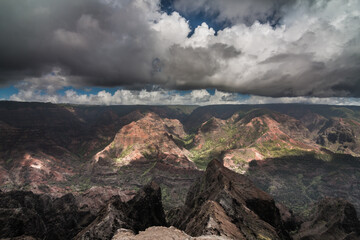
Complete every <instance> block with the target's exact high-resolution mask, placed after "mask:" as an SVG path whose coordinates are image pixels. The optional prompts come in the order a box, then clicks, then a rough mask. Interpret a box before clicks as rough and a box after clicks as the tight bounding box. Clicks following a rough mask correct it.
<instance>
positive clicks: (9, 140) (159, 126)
mask: <svg viewBox="0 0 360 240" xmlns="http://www.w3.org/2000/svg"><path fill="white" fill-rule="evenodd" d="M359 157H360V107H339V106H325V105H301V104H273V105H272V104H269V105H221V106H220V105H218V106H217V105H215V106H203V107H201V106H86V105H66V104H65V105H64V104H62V105H56V104H50V103H20V102H5V101H2V102H0V190H1V193H2V194H11V193H12V192H14V191H20V192H24V191H25V192H32V193H33V194H39V195H41V196H42V195H46V196H48V197H49V198H51V199H53V198H54V199H58V198H62V197H64V196H67V195H68V194H71V196H73V198H74V199H73V200H72V201H73V202H74V205H76V206H78V207H79V208H80V209H88V208H89V210H88V211H89V213H87V214H89V217H90V216H92V217H94V216H96V215H98V214H99V212H101V211H102V210H101V209H103V207H104V206H105V205H106V204H107V203H108V202H109V201H112V200H111V199H113V198H114V197H117V198H119V201H121V202H129V201H131V199H134V198H135V197H136V196H137V194H138V192H139V191H141V189H143V187H144V186H146V185H148V184H151V183H152V182H155V183H156V184H157V185H158V191H160V197H161V202H162V207H163V209H164V211H165V213H166V215H167V217H166V218H167V221H168V223H170V225H172V226H175V227H177V228H179V229H180V230H183V231H185V233H186V234H189V235H191V236H195V235H196V236H200V235H204V234H205V233H209V232H206V231H205V232H203V231H202V230H200V229H201V228H199V229H190V225H193V224H190V225H188V224H189V223H188V221H195V222H197V221H198V222H199V223H202V222H203V221H205V222H206V219H208V218H207V217H204V216H203V214H209V213H212V211H215V212H214V213H213V214H215V215H214V216H213V217H215V218H216V216H217V217H219V216H223V217H224V218H226V219H228V218H230V220H229V219H228V220H227V221H230V222H234V221H235V220H234V219H237V218H239V216H233V215H231V214H230V213H229V212H228V211H227V210H226V207H225V206H224V205H222V204H220V205H221V207H219V206H217V204H218V203H220V202H219V201H220V200H219V199H218V198H217V197H214V196H212V195H208V194H205V193H202V194H205V195H201V194H200V193H199V192H197V193H196V194H200V195H201V197H199V199H207V200H208V201H209V202H208V203H203V202H202V200H201V201H200V200H199V201H200V202H198V203H195V202H192V201H195V200H194V199H195V197H189V196H190V195H191V194H192V192H193V191H195V190H194V184H195V185H196V184H199V183H200V182H202V183H203V184H205V185H206V184H209V186H208V187H206V188H210V189H212V188H214V189H218V188H219V186H217V185H214V186H212V185H211V184H210V183H211V182H212V181H215V180H211V177H213V176H211V177H210V176H209V177H205V175H206V172H208V171H210V170H209V168H210V169H212V168H214V166H216V168H215V169H212V171H215V172H217V170H216V169H218V168H220V169H222V165H223V166H224V170H221V171H225V172H226V174H225V175H226V176H229V175H231V177H229V179H230V180H229V181H230V182H232V181H234V184H235V182H242V181H245V182H246V181H252V183H253V184H254V185H251V186H252V187H251V188H259V191H264V194H265V193H266V194H269V197H270V196H271V197H272V198H273V199H274V200H272V201H276V203H277V204H281V206H283V207H284V209H291V210H292V212H291V214H295V215H296V216H297V217H298V218H300V219H301V220H299V221H298V220H296V221H298V223H295V222H296V221H295V220H294V221H295V222H294V223H293V224H295V225H296V224H297V225H296V226H297V227H295V228H294V229H292V230H289V229H283V227H282V226H280V225H276V224H279V223H275V222H276V221H280V220H276V221H275V220H272V221H275V222H273V223H271V224H270V225H271V226H272V228H268V227H267V224H268V223H266V224H265V225H266V226H265V225H261V224H262V223H261V224H260V225H258V224H256V226H257V227H259V226H261V227H260V228H261V229H268V230H264V231H265V232H264V233H261V234H262V236H267V237H268V238H269V239H277V238H278V239H291V238H290V236H289V238H287V237H286V236H287V235H286V234H287V232H289V231H295V232H296V231H299V234H300V232H301V231H302V232H303V233H304V234H305V233H306V232H307V231H308V230H306V229H303V230H301V228H300V223H299V222H305V221H311V217H312V216H311V214H312V213H313V211H312V210H311V209H312V208H313V207H314V206H316V205H315V204H316V202H318V201H321V200H322V199H324V198H328V197H330V198H336V199H338V198H341V199H343V200H344V201H347V202H349V203H351V204H352V205H353V206H354V207H353V208H354V211H355V209H356V211H357V212H359V211H360V200H359V199H360V158H359ZM214 159H215V160H214ZM213 161H216V164H215V165H214V162H213ZM209 163H210V164H211V163H212V165H211V166H212V167H209V166H210V165H209ZM218 163H220V165H221V167H220V165H217V164H218ZM206 168H208V170H207V171H206V172H205V169H206ZM230 170H231V171H230ZM227 171H229V173H227ZM204 174H205V175H204ZM214 174H215V173H214ZM233 174H235V175H233ZM242 177H243V178H246V179H249V180H241V179H242ZM209 178H210V179H209ZM201 179H203V180H201ZM204 179H205V180H204ZM235 179H239V180H236V181H235ZM216 181H217V180H216ZM252 183H251V184H252ZM227 184H230V183H227ZM202 187H204V186H203V185H201V186H197V187H195V188H202ZM220 188H221V187H220ZM196 191H199V190H196ZM209 191H210V190H209ZM213 191H215V190H213ZM216 191H217V190H216ZM216 191H215V192H216ZM219 191H220V189H219ZM229 191H230V190H229ZM239 191H240V192H241V191H247V190H246V189H245V190H239ZM200 192H201V191H200ZM230 192H231V191H230ZM189 194H190V195H189ZM194 194H195V193H194ZM219 194H220V193H219ZM233 194H235V193H231V194H230V195H231V196H232V197H234V196H235V195H236V194H238V193H236V194H235V195H233ZM220 195H221V194H220ZM220 195H219V196H220ZM221 196H222V195H221ZM236 196H237V197H234V198H236V199H238V198H239V196H238V195H236ZM256 197H258V195H256ZM32 198H34V197H32ZM35 198H36V197H35ZM36 201H37V200H36ZM196 201H197V200H196ZM237 201H238V200H237ZM241 201H245V202H246V201H247V200H241ZM216 202H218V203H216ZM194 204H195V205H196V206H200V205H201V206H202V204H203V207H201V208H199V209H195V208H193V207H191V206H192V205H194ZM247 204H249V203H247ZM274 206H275V205H274ZM186 207H188V208H189V209H188V210H184V209H186ZM248 207H249V206H248ZM232 208H233V207H232ZM272 208H273V207H272ZM175 209H178V210H175ZM191 209H192V210H191ZM216 209H217V210H216ZM221 209H225V213H223V212H222V211H223V210H221ZM49 211H50V210H49ZM191 211H195V212H194V213H192V214H193V215H191V217H190V216H185V215H186V214H190V212H191ZM229 211H230V210H229ZM237 211H240V210H237ZM241 211H243V210H241ZM241 211H240V212H241ZM252 211H254V212H255V213H256V214H257V215H258V214H260V213H259V211H260V210H256V209H252ZM286 211H288V210H286ZM356 211H355V213H356ZM240 212H238V214H240ZM241 214H243V213H241ZM241 214H240V215H241ZM289 214H290V213H289ZM195 215H198V217H199V219H198V220H195V219H193V220H190V219H191V218H192V217H193V216H195ZM175 216H176V217H175ZM201 216H203V217H201ZM225 216H227V217H225ZM241 216H242V215H241ZM244 217H245V215H244V216H242V217H241V218H244ZM277 217H280V215H279V216H277ZM266 218H267V217H266ZM172 219H173V220H172ZM174 219H178V220H177V221H175V220H174ZM231 219H233V220H231ZM88 220H89V219H88ZM77 221H83V220H81V219H80V220H79V219H78V220H77ZM89 221H90V220H89ZM129 221H130V220H129ZM131 221H132V220H131ZM221 221H223V220H221ZM248 221H250V222H251V221H255V220H251V219H248ZM205 222H204V224H205ZM255 222H257V220H256V221H255ZM274 224H275V225H274ZM284 224H285V223H284ZM85 225H86V226H88V225H87V224H85V223H84V227H85ZM160 225H161V226H165V227H167V225H166V224H165V223H164V222H163V223H162V224H160ZM235 225H236V226H233V227H231V228H232V230H231V229H230V230H229V229H228V230H229V231H230V232H226V234H225V235H226V236H230V238H235V239H242V238H243V239H251V238H249V236H250V235H252V234H251V233H250V232H251V231H254V232H257V231H258V230H255V229H256V228H257V227H254V228H253V229H252V230H243V229H244V226H241V225H239V224H235ZM89 226H90V225H89ZM150 226H152V225H149V226H148V227H150ZM229 226H232V225H231V224H230V225H226V228H227V227H229ZM117 227H119V226H117ZM199 227H200V226H199ZM77 229H80V227H79V228H77ZM145 229H146V228H145V227H144V229H142V230H141V231H143V230H145ZM236 229H241V231H240V232H238V230H236ZM73 231H74V232H76V231H78V230H76V229H73ZM88 231H93V230H88ZM249 231H250V232H249ZM279 231H280V232H282V233H281V234H280V233H279ZM275 232H277V233H276V234H275ZM295 232H294V233H295ZM136 233H138V230H136V231H135V233H134V234H135V235H136ZM210 233H211V234H215V232H211V231H210ZM112 234H114V233H112ZM119 234H120V233H119ZM244 234H245V235H244ZM246 234H250V235H249V236H248V235H246ZM274 234H275V235H274ZM279 234H280V235H279ZM135 235H134V236H135ZM215 235H216V234H215ZM39 236H40V235H39ZM74 236H75V235H74ZM74 236H73V237H74ZM296 236H299V235H296V234H295V235H294V234H293V236H292V237H294V239H296ZM268 238H266V237H264V238H263V239H268ZM59 239H61V238H59ZM78 239H84V238H78ZM255 239H256V238H255ZM257 239H261V238H257ZM297 239H300V238H297ZM354 239H356V238H354Z"/></svg>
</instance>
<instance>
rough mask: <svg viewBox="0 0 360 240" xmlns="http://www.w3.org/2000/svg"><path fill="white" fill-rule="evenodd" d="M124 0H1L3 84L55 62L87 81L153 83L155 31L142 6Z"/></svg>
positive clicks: (45, 69)
mask: <svg viewBox="0 0 360 240" xmlns="http://www.w3.org/2000/svg"><path fill="white" fill-rule="evenodd" d="M121 2H122V4H123V5H122V6H120V5H118V6H113V5H111V4H105V3H104V2H100V1H97V0H76V1H73V0H61V1H59V0H28V1H26V0H17V1H13V0H3V1H0V33H1V36H2V37H1V38H0V52H1V55H0V73H1V76H0V77H1V79H2V82H4V81H5V80H9V79H11V78H14V79H21V78H24V76H40V75H41V74H43V73H48V72H49V70H51V68H52V67H54V66H57V67H61V68H62V69H63V72H66V73H67V74H68V75H71V76H81V77H83V78H84V81H85V83H86V84H93V85H104V86H106V85H116V84H119V85H121V84H131V83H132V82H146V81H148V80H149V79H148V72H147V71H150V70H151V69H150V66H149V64H148V63H149V62H151V60H152V56H151V55H152V51H153V46H154V44H155V43H154V39H153V37H152V33H151V32H150V29H149V25H148V23H147V22H146V20H144V18H145V17H143V16H142V15H144V13H143V11H142V9H141V8H140V7H138V6H135V5H134V4H131V2H130V1H121ZM22 73H23V74H24V75H22ZM114 81H116V83H114ZM80 84H81V83H80Z"/></svg>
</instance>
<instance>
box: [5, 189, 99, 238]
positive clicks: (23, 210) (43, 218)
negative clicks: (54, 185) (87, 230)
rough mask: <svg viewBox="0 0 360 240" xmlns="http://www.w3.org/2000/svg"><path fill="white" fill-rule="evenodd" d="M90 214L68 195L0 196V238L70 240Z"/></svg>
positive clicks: (22, 194) (90, 217) (10, 193)
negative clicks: (53, 196)
mask: <svg viewBox="0 0 360 240" xmlns="http://www.w3.org/2000/svg"><path fill="white" fill-rule="evenodd" d="M94 218H95V216H94V215H92V214H91V213H90V211H89V210H88V209H86V208H83V209H79V208H78V206H77V203H76V200H75V198H74V196H73V195H72V194H68V195H65V196H63V197H61V198H56V199H52V198H51V197H49V196H46V195H35V194H33V193H32V192H22V191H15V192H8V193H0V238H12V237H18V236H31V237H34V238H36V239H71V238H72V237H74V236H75V235H76V234H77V233H78V232H79V231H80V230H81V229H82V228H84V227H85V226H87V225H88V224H89V223H90V222H91V221H92V220H93V219H94Z"/></svg>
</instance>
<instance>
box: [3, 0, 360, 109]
mask: <svg viewBox="0 0 360 240" xmlns="http://www.w3.org/2000/svg"><path fill="white" fill-rule="evenodd" d="M0 34H1V38H0V53H1V54H0V100H13V101H37V102H53V103H74V104H100V105H112V104H199V105H208V104H257V103H261V104H263V103H314V104H337V105H360V100H359V97H360V1H359V0H317V1H316V0H222V1H219V0H197V1H193V0H77V1H73V0H16V1H14V0H1V1H0Z"/></svg>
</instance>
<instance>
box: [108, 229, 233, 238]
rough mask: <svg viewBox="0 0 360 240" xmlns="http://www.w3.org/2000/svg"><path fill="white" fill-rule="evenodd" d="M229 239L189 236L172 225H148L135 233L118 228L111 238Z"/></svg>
mask: <svg viewBox="0 0 360 240" xmlns="http://www.w3.org/2000/svg"><path fill="white" fill-rule="evenodd" d="M150 239H157V240H169V239H171V240H184V239H186V240H200V239H202V240H228V239H229V240H230V238H225V237H219V236H214V235H212V236H211V235H207V236H201V237H191V236H189V235H187V234H186V233H185V232H183V231H180V230H179V229H176V228H174V227H169V228H166V227H150V228H148V229H146V230H145V231H142V232H140V233H139V234H137V235H136V234H135V233H134V232H132V231H130V230H128V229H123V228H122V229H119V230H118V231H117V232H116V234H115V236H114V237H113V239H112V240H150Z"/></svg>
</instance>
